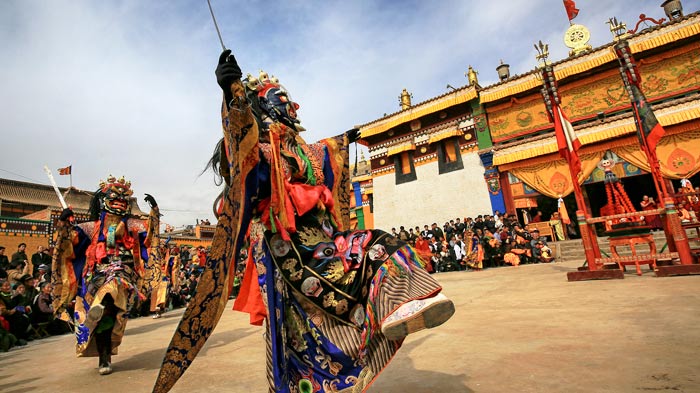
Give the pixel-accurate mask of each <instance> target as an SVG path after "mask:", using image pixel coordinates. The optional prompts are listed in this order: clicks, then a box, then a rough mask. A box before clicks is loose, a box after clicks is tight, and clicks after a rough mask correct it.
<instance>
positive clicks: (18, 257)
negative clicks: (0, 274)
mask: <svg viewBox="0 0 700 393" xmlns="http://www.w3.org/2000/svg"><path fill="white" fill-rule="evenodd" d="M26 249H27V245H26V244H25V243H20V244H19V246H17V252H16V253H14V254H12V258H11V259H10V263H11V264H12V263H24V264H29V259H27V253H26V252H25V250H26ZM29 268H30V269H29V271H30V272H31V271H32V270H33V268H32V267H31V266H29Z"/></svg>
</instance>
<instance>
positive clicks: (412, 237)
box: [408, 228, 418, 246]
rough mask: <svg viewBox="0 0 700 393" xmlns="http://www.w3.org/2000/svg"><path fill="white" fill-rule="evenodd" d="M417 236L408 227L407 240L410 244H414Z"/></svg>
mask: <svg viewBox="0 0 700 393" xmlns="http://www.w3.org/2000/svg"><path fill="white" fill-rule="evenodd" d="M417 238H418V236H417V235H416V232H413V228H408V241H409V242H410V243H411V245H413V246H415V245H416V239H417Z"/></svg>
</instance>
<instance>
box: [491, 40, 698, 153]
mask: <svg viewBox="0 0 700 393" xmlns="http://www.w3.org/2000/svg"><path fill="white" fill-rule="evenodd" d="M639 63H640V69H641V70H640V72H641V74H642V78H643V80H642V87H643V88H644V93H645V94H646V96H647V98H648V99H650V100H651V101H653V100H654V99H657V98H661V97H664V96H671V95H673V94H676V93H679V92H683V91H688V90H692V89H698V88H700V44H693V45H692V46H690V47H685V48H679V49H677V50H675V51H669V52H666V53H664V54H662V55H658V56H654V57H650V58H648V59H642V60H641V61H640V62H639ZM560 90H561V95H562V107H563V109H564V112H565V113H566V114H567V115H568V116H569V118H571V119H573V120H576V119H581V118H585V117H592V116H595V115H596V114H597V113H598V112H602V111H611V110H613V111H614V110H615V109H616V108H619V109H622V108H623V107H625V106H628V105H629V97H628V96H627V93H626V92H625V88H624V86H623V84H622V80H621V79H620V75H619V73H618V71H617V70H616V69H615V70H609V71H606V72H604V73H601V74H599V75H596V76H593V77H589V78H587V79H584V80H581V81H577V82H574V83H571V84H567V85H564V86H561V88H560ZM549 127H551V123H550V122H549V119H548V118H547V116H546V113H545V106H544V102H543V101H542V98H541V97H540V96H539V95H532V96H530V97H527V98H525V99H522V100H518V99H515V98H514V99H513V100H512V102H511V103H508V104H503V105H499V106H496V107H494V108H493V110H492V111H489V128H490V130H491V136H492V138H493V140H494V141H495V142H502V141H505V140H508V139H510V138H514V137H517V136H521V135H527V134H530V133H533V132H536V131H538V130H541V129H544V128H549Z"/></svg>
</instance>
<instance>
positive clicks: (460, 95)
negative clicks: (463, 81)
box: [360, 87, 476, 138]
mask: <svg viewBox="0 0 700 393" xmlns="http://www.w3.org/2000/svg"><path fill="white" fill-rule="evenodd" d="M474 98H476V89H475V88H474V87H470V88H468V89H464V90H462V91H458V92H454V93H449V94H447V95H446V96H444V97H442V98H437V99H435V100H434V101H428V102H426V103H423V104H418V105H415V106H412V107H411V108H410V109H407V110H404V111H401V112H398V113H397V114H395V115H393V116H389V117H386V118H384V119H382V120H379V121H377V122H374V123H371V124H367V125H364V126H361V127H360V132H361V133H362V138H366V137H369V136H373V135H377V134H381V133H382V132H384V131H387V130H389V129H391V128H394V127H396V126H398V125H400V124H403V123H407V122H409V121H411V120H415V119H418V118H420V117H422V116H425V115H429V114H431V113H435V112H437V111H441V110H443V109H447V108H449V107H451V106H455V105H458V104H461V103H464V102H467V101H469V100H472V99H474Z"/></svg>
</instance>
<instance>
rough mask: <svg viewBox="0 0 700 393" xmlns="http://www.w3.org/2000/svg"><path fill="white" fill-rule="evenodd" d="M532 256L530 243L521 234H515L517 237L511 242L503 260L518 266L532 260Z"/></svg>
mask: <svg viewBox="0 0 700 393" xmlns="http://www.w3.org/2000/svg"><path fill="white" fill-rule="evenodd" d="M531 257H532V249H531V247H530V243H529V242H528V241H527V240H526V239H525V238H524V237H522V236H520V235H519V234H516V235H515V239H514V241H513V242H511V243H510V247H508V248H507V249H506V250H505V251H504V254H503V261H504V262H505V263H508V264H510V265H512V266H518V265H521V264H524V263H528V262H530V259H531Z"/></svg>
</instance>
